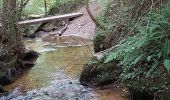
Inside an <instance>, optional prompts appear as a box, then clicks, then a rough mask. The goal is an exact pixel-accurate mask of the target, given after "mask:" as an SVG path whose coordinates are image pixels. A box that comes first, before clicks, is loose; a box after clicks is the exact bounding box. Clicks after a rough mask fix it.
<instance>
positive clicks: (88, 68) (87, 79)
mask: <svg viewBox="0 0 170 100" xmlns="http://www.w3.org/2000/svg"><path fill="white" fill-rule="evenodd" d="M120 73H121V67H120V66H118V65H117V62H115V61H113V62H110V63H104V62H103V60H97V59H93V60H92V61H91V62H89V63H88V64H86V65H85V66H84V69H83V71H82V73H81V76H80V82H81V83H92V84H97V85H105V84H109V83H113V82H114V81H115V80H117V79H118V78H119V76H120Z"/></svg>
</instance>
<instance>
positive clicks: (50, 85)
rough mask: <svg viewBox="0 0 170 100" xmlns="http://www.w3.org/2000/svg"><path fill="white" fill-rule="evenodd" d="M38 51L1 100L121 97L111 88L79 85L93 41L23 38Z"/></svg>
mask: <svg viewBox="0 0 170 100" xmlns="http://www.w3.org/2000/svg"><path fill="white" fill-rule="evenodd" d="M25 44H26V45H27V46H28V48H30V49H33V50H35V51H38V52H40V53H41V55H40V57H39V58H38V60H37V62H36V65H35V66H34V67H33V68H31V69H30V70H29V71H27V72H25V73H24V74H23V75H22V76H21V77H20V78H19V79H18V80H16V81H15V82H14V83H13V84H11V85H8V86H6V87H5V89H6V90H10V91H13V92H12V93H10V94H8V95H7V96H4V97H1V98H0V99H1V100H123V99H119V98H120V96H117V94H118V93H116V94H115V93H114V95H115V96H113V94H112V93H113V91H111V92H107V91H102V90H101V91H100V90H99V92H97V91H95V90H93V89H90V88H87V87H84V86H82V85H80V83H79V81H78V78H79V75H80V72H81V70H82V67H83V65H84V64H85V63H87V62H88V61H89V59H90V58H91V57H92V56H93V43H92V41H90V40H86V39H83V38H79V37H75V36H74V37H67V36H64V37H55V38H53V37H45V38H43V39H42V38H38V39H35V40H26V41H25Z"/></svg>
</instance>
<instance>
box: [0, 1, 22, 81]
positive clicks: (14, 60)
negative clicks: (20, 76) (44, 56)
mask: <svg viewBox="0 0 170 100" xmlns="http://www.w3.org/2000/svg"><path fill="white" fill-rule="evenodd" d="M17 21H18V14H17V4H16V0H3V11H2V32H1V33H0V72H1V73H2V75H1V74H0V79H1V78H2V77H4V76H8V77H10V76H11V73H12V72H15V71H16V69H17V68H19V60H20V59H21V58H22V55H23V53H24V45H23V43H22V34H21V33H19V30H18V27H17V24H16V23H17Z"/></svg>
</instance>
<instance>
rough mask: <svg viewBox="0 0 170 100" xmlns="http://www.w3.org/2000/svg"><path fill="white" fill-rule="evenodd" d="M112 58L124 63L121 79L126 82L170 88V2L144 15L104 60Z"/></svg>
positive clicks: (152, 88)
mask: <svg viewBox="0 0 170 100" xmlns="http://www.w3.org/2000/svg"><path fill="white" fill-rule="evenodd" d="M134 26H135V25H134ZM113 60H119V63H120V64H121V65H122V66H123V73H122V74H121V76H120V78H121V79H122V81H123V82H124V83H125V84H126V85H128V86H130V87H134V88H136V89H138V90H141V91H143V90H145V91H150V92H156V91H158V90H165V89H168V85H169V82H170V80H169V79H168V78H169V71H170V2H169V3H168V4H166V5H165V6H164V7H163V8H162V9H161V10H158V9H152V10H151V11H150V12H149V13H148V14H146V15H145V16H143V17H141V20H140V23H138V24H137V25H136V27H135V28H134V29H133V34H131V35H129V37H128V38H127V39H125V40H124V41H121V42H120V44H119V46H118V47H117V48H116V49H115V50H113V51H112V52H111V53H110V54H108V56H107V58H106V60H105V62H110V61H113Z"/></svg>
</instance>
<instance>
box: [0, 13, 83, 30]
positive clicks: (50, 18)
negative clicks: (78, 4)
mask: <svg viewBox="0 0 170 100" xmlns="http://www.w3.org/2000/svg"><path fill="white" fill-rule="evenodd" d="M82 15H83V14H82V13H71V14H65V15H58V16H51V17H45V18H38V19H32V20H26V21H20V22H18V23H17V25H18V26H19V27H20V26H21V27H22V26H24V25H32V24H39V23H45V22H50V21H53V20H63V19H69V18H75V17H80V16H82ZM0 27H2V24H1V23H0Z"/></svg>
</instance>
